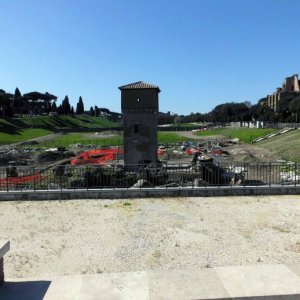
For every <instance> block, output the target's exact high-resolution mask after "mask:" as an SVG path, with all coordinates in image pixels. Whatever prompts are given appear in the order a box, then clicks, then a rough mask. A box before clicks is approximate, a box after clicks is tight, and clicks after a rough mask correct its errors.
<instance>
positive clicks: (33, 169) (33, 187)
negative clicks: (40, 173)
mask: <svg viewBox="0 0 300 300" xmlns="http://www.w3.org/2000/svg"><path fill="white" fill-rule="evenodd" d="M32 175H33V191H34V192H35V177H34V166H33V167H32Z"/></svg>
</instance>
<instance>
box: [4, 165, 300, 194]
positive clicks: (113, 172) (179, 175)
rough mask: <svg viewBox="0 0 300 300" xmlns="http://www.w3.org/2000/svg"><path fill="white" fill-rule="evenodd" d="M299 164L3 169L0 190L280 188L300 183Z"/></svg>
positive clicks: (71, 166)
mask: <svg viewBox="0 0 300 300" xmlns="http://www.w3.org/2000/svg"><path fill="white" fill-rule="evenodd" d="M299 179H300V166H299V164H298V163H285V162H275V163H274V162H273V163H272V162H267V163H261V162H258V163H242V164H226V165H225V164H222V163H220V162H212V161H202V162H197V163H194V164H170V163H163V164H161V165H156V166H154V165H147V166H146V165H145V166H142V165H130V166H123V165H105V166H92V165H86V166H73V165H59V166H56V167H53V168H51V167H47V168H45V167H37V166H34V167H33V166H16V167H15V166H13V167H7V168H5V167H4V168H3V167H2V168H0V191H7V192H10V191H22V190H32V191H39V190H65V189H72V190H76V189H87V190H88V189H115V188H125V189H128V188H157V187H159V188H166V189H167V188H170V187H177V188H186V187H190V188H198V187H210V186H214V187H221V186H229V187H230V186H232V187H233V186H242V187H243V186H269V187H272V186H278V185H282V186H284V185H287V186H288V185H290V186H291V185H293V186H296V185H297V184H299Z"/></svg>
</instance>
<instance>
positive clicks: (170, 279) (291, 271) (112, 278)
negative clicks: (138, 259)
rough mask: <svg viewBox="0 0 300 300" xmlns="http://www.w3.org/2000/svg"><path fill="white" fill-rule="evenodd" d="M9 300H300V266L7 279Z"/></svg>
mask: <svg viewBox="0 0 300 300" xmlns="http://www.w3.org/2000/svg"><path fill="white" fill-rule="evenodd" d="M0 299H5V300H16V299H22V300H29V299H30V300H40V299H45V300H57V299H61V300H63V299H72V300H74V299H77V300H91V299H101V300H115V299H116V300H117V299H118V300H123V299H124V300H125V299H126V300H127V299H128V300H135V299H136V300H144V299H147V300H159V299H161V300H166V299H170V300H177V299H178V300H179V299H180V300H184V299H252V300H254V299H288V300H294V299H300V265H293V266H287V265H255V266H240V267H219V268H212V269H201V270H180V271H147V272H144V271H141V272H131V273H106V274H93V275H74V276H63V277H55V278H43V279H26V278H22V279H7V280H6V282H5V284H4V285H3V286H2V287H1V288H0Z"/></svg>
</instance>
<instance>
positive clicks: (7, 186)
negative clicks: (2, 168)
mask: <svg viewBox="0 0 300 300" xmlns="http://www.w3.org/2000/svg"><path fill="white" fill-rule="evenodd" d="M6 170H7V169H6ZM6 191H7V192H8V191H9V185H8V171H6Z"/></svg>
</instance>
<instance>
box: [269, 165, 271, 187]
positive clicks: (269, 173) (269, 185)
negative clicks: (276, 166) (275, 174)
mask: <svg viewBox="0 0 300 300" xmlns="http://www.w3.org/2000/svg"><path fill="white" fill-rule="evenodd" d="M269 187H271V163H270V162H269Z"/></svg>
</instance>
